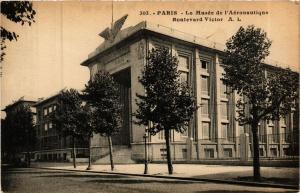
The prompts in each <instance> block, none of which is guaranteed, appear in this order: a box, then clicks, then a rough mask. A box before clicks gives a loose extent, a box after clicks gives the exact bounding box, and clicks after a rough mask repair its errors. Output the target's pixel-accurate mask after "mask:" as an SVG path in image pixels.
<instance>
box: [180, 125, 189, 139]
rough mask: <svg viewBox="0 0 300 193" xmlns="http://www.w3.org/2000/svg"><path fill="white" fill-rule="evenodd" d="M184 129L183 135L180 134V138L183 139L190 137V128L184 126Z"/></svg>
mask: <svg viewBox="0 0 300 193" xmlns="http://www.w3.org/2000/svg"><path fill="white" fill-rule="evenodd" d="M184 128H185V131H184V132H183V133H180V136H181V137H188V130H189V127H188V126H184Z"/></svg>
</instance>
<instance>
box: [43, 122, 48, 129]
mask: <svg viewBox="0 0 300 193" xmlns="http://www.w3.org/2000/svg"><path fill="white" fill-rule="evenodd" d="M44 129H45V131H48V124H47V123H45V124H44Z"/></svg>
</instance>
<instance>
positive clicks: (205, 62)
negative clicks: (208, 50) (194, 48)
mask: <svg viewBox="0 0 300 193" xmlns="http://www.w3.org/2000/svg"><path fill="white" fill-rule="evenodd" d="M200 62H201V68H202V69H204V70H208V67H209V62H208V61H206V60H200Z"/></svg>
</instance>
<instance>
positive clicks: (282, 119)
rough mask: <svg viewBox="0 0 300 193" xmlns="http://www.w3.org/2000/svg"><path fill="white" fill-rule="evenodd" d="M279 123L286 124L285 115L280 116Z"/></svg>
mask: <svg viewBox="0 0 300 193" xmlns="http://www.w3.org/2000/svg"><path fill="white" fill-rule="evenodd" d="M280 125H282V126H286V125H287V118H286V116H282V117H280Z"/></svg>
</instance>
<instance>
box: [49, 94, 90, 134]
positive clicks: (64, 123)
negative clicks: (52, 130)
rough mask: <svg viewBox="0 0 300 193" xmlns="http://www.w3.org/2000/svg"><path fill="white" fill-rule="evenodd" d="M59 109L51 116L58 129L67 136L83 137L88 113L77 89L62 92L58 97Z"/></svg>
mask: <svg viewBox="0 0 300 193" xmlns="http://www.w3.org/2000/svg"><path fill="white" fill-rule="evenodd" d="M57 103H58V105H57V109H56V111H55V112H54V113H53V114H52V115H51V119H52V121H53V123H54V124H55V126H56V129H57V130H58V131H59V132H61V133H62V134H63V135H65V136H73V137H81V136H82V132H83V131H82V128H83V124H85V122H83V121H82V120H83V119H85V118H86V115H85V113H86V111H85V110H84V109H83V106H82V100H81V97H80V94H79V92H78V91H77V90H75V89H70V90H62V91H61V92H60V93H59V95H58V97H57Z"/></svg>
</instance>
